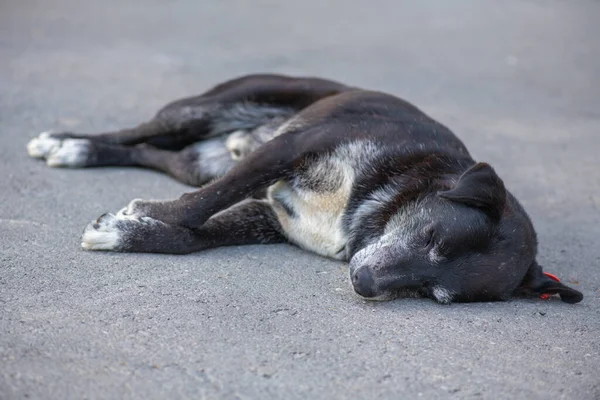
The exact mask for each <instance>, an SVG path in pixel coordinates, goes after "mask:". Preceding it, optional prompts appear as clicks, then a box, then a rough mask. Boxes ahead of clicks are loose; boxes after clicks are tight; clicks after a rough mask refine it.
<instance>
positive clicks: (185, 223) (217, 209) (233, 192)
mask: <svg viewBox="0 0 600 400" xmlns="http://www.w3.org/2000/svg"><path fill="white" fill-rule="evenodd" d="M27 149H28V152H29V154H30V155H31V156H32V157H36V158H43V159H45V160H46V163H47V164H48V165H49V166H52V167H75V168H82V167H99V166H125V165H132V166H142V167H148V168H153V169H156V170H160V171H164V172H166V173H168V174H170V175H171V176H173V177H174V178H176V179H178V180H180V181H182V182H185V183H187V184H190V185H194V186H201V188H200V189H199V190H197V191H195V192H191V193H186V194H184V195H183V196H181V197H180V198H179V199H177V200H171V201H144V200H139V199H138V200H133V201H132V202H131V203H130V204H129V205H128V206H127V207H125V208H124V209H123V210H121V211H119V212H118V213H116V214H104V215H102V216H101V217H100V218H98V220H96V221H93V222H92V223H90V224H89V225H88V226H87V227H86V228H85V231H84V233H83V238H82V243H81V246H82V247H83V248H84V249H87V250H112V251H124V252H155V253H177V254H183V253H190V252H195V251H200V250H204V249H208V248H213V247H218V246H228V245H243V244H257V243H281V242H291V243H293V244H296V245H298V246H300V247H302V248H304V249H307V250H310V251H312V252H315V253H317V254H321V255H323V256H327V257H331V258H335V259H338V260H345V261H349V263H350V277H351V281H352V284H353V286H354V289H355V291H356V292H357V293H358V294H359V295H361V296H363V297H364V298H368V299H377V300H387V299H391V298H394V297H398V296H399V295H401V294H402V295H406V294H413V295H420V296H426V297H430V298H433V299H435V300H436V301H438V302H440V303H450V302H452V301H490V300H504V299H508V298H509V297H511V296H512V295H513V294H515V293H530V294H542V293H547V294H559V295H560V297H561V299H562V300H563V301H565V302H568V303H577V302H579V301H581V300H582V298H583V296H582V294H581V293H579V292H578V291H576V290H574V289H571V288H569V287H567V286H565V285H563V284H561V283H559V282H555V281H554V280H552V279H549V278H548V277H547V276H545V275H544V274H543V272H542V268H541V267H540V266H539V265H538V264H537V262H536V259H535V257H536V251H537V248H536V247H537V245H536V234H535V231H534V229H533V226H532V224H531V221H530V220H529V218H528V216H527V214H526V213H525V211H524V210H523V208H522V207H521V206H520V205H519V203H518V202H517V200H516V199H515V198H514V197H513V196H512V195H511V194H510V193H509V192H508V191H507V190H506V189H505V187H504V184H503V182H502V180H501V179H500V178H499V177H498V176H497V175H496V173H495V172H494V170H493V169H492V167H490V166H489V165H488V164H485V163H477V162H475V161H474V160H473V159H472V158H471V156H470V155H469V152H468V151H467V149H466V148H465V146H464V145H463V143H462V142H461V141H460V140H459V139H458V138H457V137H456V136H455V135H454V134H453V133H452V132H451V131H450V130H449V129H448V128H446V127H445V126H444V125H442V124H440V123H438V122H436V121H434V120H433V119H431V118H430V117H428V116H427V115H425V114H424V113H423V112H422V111H420V110H419V109H418V108H416V107H415V106H413V105H412V104H410V103H408V102H406V101H403V100H401V99H398V98H396V97H393V96H391V95H388V94H384V93H379V92H372V91H365V90H361V89H357V88H353V87H349V86H345V85H342V84H340V83H337V82H333V81H328V80H323V79H317V78H293V77H286V76H280V75H250V76H245V77H241V78H238V79H234V80H231V81H228V82H225V83H223V84H221V85H218V86H216V87H215V88H213V89H211V90H209V91H208V92H206V93H204V94H202V95H200V96H197V97H191V98H186V99H182V100H178V101H175V102H173V103H171V104H169V105H167V106H166V107H164V108H163V109H162V110H160V111H159V112H158V113H157V114H156V116H155V117H154V118H153V119H152V120H150V121H149V122H147V123H143V124H141V125H139V126H138V127H136V128H133V129H125V130H121V131H118V132H108V133H101V134H98V135H94V136H87V135H80V134H74V133H58V134H55V133H42V134H40V135H39V136H38V137H37V138H35V139H33V140H31V141H30V142H29V144H28V146H27Z"/></svg>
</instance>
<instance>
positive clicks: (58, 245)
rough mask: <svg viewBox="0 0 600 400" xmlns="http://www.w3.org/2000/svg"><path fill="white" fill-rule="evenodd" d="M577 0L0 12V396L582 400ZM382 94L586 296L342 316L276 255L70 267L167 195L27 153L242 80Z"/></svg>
mask: <svg viewBox="0 0 600 400" xmlns="http://www.w3.org/2000/svg"><path fill="white" fill-rule="evenodd" d="M599 17H600V3H599V2H597V1H586V0H580V1H578V0H573V1H568V2H567V1H558V0H548V1H544V2H542V1H533V0H531V1H516V0H505V1H502V2H500V1H494V0H480V1H468V0H453V1H451V2H450V1H447V0H437V1H434V0H431V1H414V2H410V3H409V2H400V1H397V0H389V1H372V2H361V1H347V0H327V1H316V0H314V1H313V0H311V1H298V2H285V1H275V0H272V1H266V0H253V1H242V0H228V1H220V2H217V1H194V0H181V1H167V0H144V1H142V0H138V1H133V0H132V1H118V0H105V1H101V2H100V1H98V2H92V1H77V0H37V1H34V0H4V1H1V2H0V122H1V124H0V171H1V175H0V176H1V178H0V204H1V207H0V243H1V247H0V263H1V266H0V398H1V399H22V398H29V399H67V398H72V399H117V398H143V399H165V398H169V399H178V398H191V399H201V398H206V399H238V398H239V399H309V398H310V399H338V398H339V399H344V398H356V399H414V398H425V399H434V398H457V399H479V398H483V399H517V398H522V399H550V398H552V399H598V398H600V378H599V376H600V373H599V370H600V355H599V353H600V274H599V266H600V257H599V251H598V249H599V247H598V237H599V235H600V228H599V226H600V173H599V171H598V166H599V161H598V153H599V152H600V133H599V131H600V111H599V110H600V79H598V78H599V75H600V72H599V71H600V41H599V40H598V38H599V37H600V24H598V19H599ZM269 71H271V72H281V73H289V74H300V75H319V76H324V77H330V78H335V79H338V80H341V81H344V82H348V83H350V84H354V85H358V86H362V87H368V88H374V89H381V90H385V91H388V92H392V93H394V94H397V95H400V96H402V97H405V98H407V99H409V100H410V101H412V102H414V103H415V104H417V105H419V106H420V107H421V108H422V109H424V110H425V111H426V112H428V113H429V114H431V115H432V116H434V117H435V118H437V119H438V120H440V121H442V122H443V123H445V124H447V125H448V126H450V127H451V128H452V129H453V130H454V131H455V132H456V133H458V135H459V136H460V137H461V138H462V139H463V140H464V141H465V142H466V143H467V145H468V147H469V148H470V149H471V150H472V153H473V154H474V155H475V157H476V158H477V159H479V160H482V161H488V162H490V163H492V164H493V165H494V166H495V167H496V169H497V171H498V172H499V173H500V175H501V176H502V177H503V178H504V180H505V182H506V184H507V186H508V187H509V188H510V189H511V190H512V191H513V193H515V194H516V196H517V197H518V198H519V199H520V200H521V201H522V203H523V204H524V206H525V207H526V209H527V210H528V211H529V213H530V214H531V217H532V219H533V221H534V223H535V225H536V227H537V230H538V232H539V240H540V255H539V261H540V263H541V264H542V265H544V266H545V269H546V270H547V271H550V272H553V273H555V274H557V275H558V276H560V277H561V278H562V279H563V280H564V281H566V282H569V284H571V285H573V286H574V287H576V288H578V289H579V290H581V291H582V292H583V293H584V295H585V299H584V301H583V302H582V303H580V304H577V305H567V304H564V303H561V302H560V301H559V300H557V299H551V300H549V301H541V300H515V301H511V302H506V303H482V304H454V305H451V306H441V305H437V304H435V303H434V302H432V301H429V300H415V299H411V300H397V301H393V302H389V303H375V304H374V303H365V302H363V301H362V300H360V299H359V298H358V297H357V296H355V295H354V294H353V292H352V290H351V288H350V285H349V282H348V276H347V271H346V268H345V266H344V265H343V264H341V263H338V262H334V261H330V260H327V259H323V258H320V257H318V256H315V255H312V254H309V253H306V252H304V251H301V250H299V249H296V248H293V247H291V246H287V245H277V246H252V247H234V248H223V249H216V250H212V251H207V252H204V253H199V254H195V255H190V256H160V255H132V254H108V253H90V252H84V251H82V250H81V249H80V248H79V237H80V234H81V231H82V229H83V227H84V226H85V225H86V223H87V222H89V221H90V220H92V219H94V218H96V217H97V216H99V215H100V214H102V213H104V212H106V211H116V210H118V209H120V208H121V207H122V206H124V205H125V204H127V202H128V201H129V200H131V199H133V198H137V197H141V198H172V197H175V196H178V195H179V194H181V193H182V192H183V191H186V190H189V188H187V187H185V186H183V185H180V184H178V183H175V182H173V181H171V180H170V179H169V178H167V177H165V176H162V175H159V174H157V173H154V172H150V171H143V170H138V169H127V170H123V169H110V168H108V169H95V170H63V169H50V168H46V166H45V165H44V163H43V162H39V161H36V160H33V159H29V158H28V157H27V154H26V151H25V145H26V143H27V141H28V140H29V139H30V138H31V137H33V136H35V135H36V134H37V133H38V132H40V131H43V130H47V129H58V130H60V129H63V130H64V129H66V130H80V131H84V132H94V131H98V130H104V129H113V128H118V127H124V126H129V125H133V124H136V123H138V122H141V121H142V120H145V119H147V118H148V117H150V116H151V115H152V114H153V112H154V111H155V110H156V109H157V108H158V107H160V106H161V105H163V104H164V103H166V102H167V101H170V100H172V99H175V98H177V97H181V96H185V95H191V94H196V93H199V92H201V91H203V90H205V89H207V88H208V87H210V86H211V85H213V84H215V83H218V82H219V81H221V80H224V79H227V78H231V77H233V76H236V75H240V74H244V73H250V72H269Z"/></svg>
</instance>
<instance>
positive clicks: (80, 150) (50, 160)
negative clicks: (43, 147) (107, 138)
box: [46, 139, 92, 168]
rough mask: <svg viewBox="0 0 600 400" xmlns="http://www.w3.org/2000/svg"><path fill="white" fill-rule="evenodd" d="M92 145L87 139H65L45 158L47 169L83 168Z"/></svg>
mask: <svg viewBox="0 0 600 400" xmlns="http://www.w3.org/2000/svg"><path fill="white" fill-rule="evenodd" d="M91 147H92V143H91V142H90V141H89V140H87V139H65V140H62V141H61V142H60V146H59V147H58V148H55V149H54V150H53V151H51V152H50V154H49V155H48V156H46V164H47V165H48V166H49V167H71V168H76V167H84V166H85V165H86V163H87V160H88V159H89V156H90V151H91Z"/></svg>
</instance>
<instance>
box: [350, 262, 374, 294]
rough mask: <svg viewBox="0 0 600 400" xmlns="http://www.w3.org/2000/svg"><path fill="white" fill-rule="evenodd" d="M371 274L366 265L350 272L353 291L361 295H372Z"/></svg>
mask: <svg viewBox="0 0 600 400" xmlns="http://www.w3.org/2000/svg"><path fill="white" fill-rule="evenodd" d="M374 283H375V282H374V281H373V276H372V275H371V271H370V270H369V268H368V267H359V268H357V269H356V270H354V271H353V272H352V285H353V286H354V291H355V292H356V293H358V294H359V295H361V296H362V297H374V296H375V291H374V290H373V285H374Z"/></svg>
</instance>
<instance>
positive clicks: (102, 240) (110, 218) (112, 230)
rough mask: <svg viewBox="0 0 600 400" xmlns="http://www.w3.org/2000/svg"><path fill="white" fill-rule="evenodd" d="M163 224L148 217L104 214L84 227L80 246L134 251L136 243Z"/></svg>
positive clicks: (92, 248)
mask: <svg viewBox="0 0 600 400" xmlns="http://www.w3.org/2000/svg"><path fill="white" fill-rule="evenodd" d="M164 226H165V224H164V223H162V222H160V221H158V220H155V219H152V218H150V217H141V218H138V217H135V216H131V215H124V214H122V213H119V214H117V215H114V214H104V215H102V216H100V218H98V219H97V220H96V221H92V222H90V223H89V224H88V226H86V227H85V229H84V231H83V235H82V237H81V247H83V248H84V249H85V250H112V251H135V247H136V243H139V242H143V241H144V240H145V239H147V237H148V235H151V234H152V233H153V232H155V231H156V230H160V229H161V227H164Z"/></svg>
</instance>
